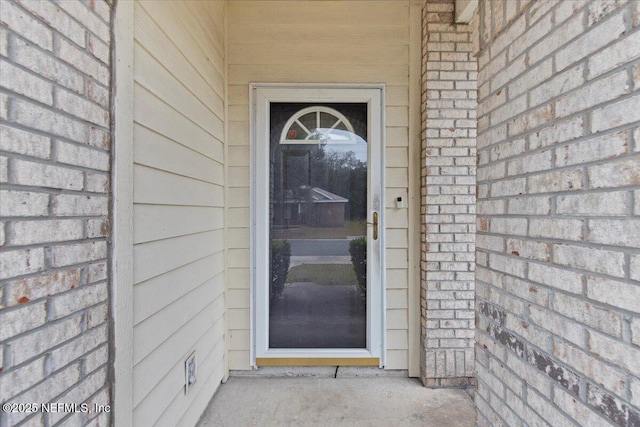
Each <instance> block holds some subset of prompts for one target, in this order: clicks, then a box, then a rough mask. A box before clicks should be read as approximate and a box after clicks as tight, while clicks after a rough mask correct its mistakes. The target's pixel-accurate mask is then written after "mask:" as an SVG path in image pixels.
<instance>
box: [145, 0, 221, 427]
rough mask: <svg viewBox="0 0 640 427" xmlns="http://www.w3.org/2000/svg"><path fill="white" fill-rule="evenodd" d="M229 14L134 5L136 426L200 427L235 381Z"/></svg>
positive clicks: (200, 6)
mask: <svg viewBox="0 0 640 427" xmlns="http://www.w3.org/2000/svg"><path fill="white" fill-rule="evenodd" d="M224 13H225V4H224V2H198V1H193V2H179V4H178V3H176V2H146V1H144V2H137V3H136V5H135V30H134V34H135V45H134V80H135V84H134V94H133V95H134V195H133V197H134V206H133V218H134V219H133V230H134V236H133V238H134V249H133V254H134V259H133V261H134V291H133V294H134V300H133V305H134V325H135V326H134V330H133V342H134V346H133V347H134V348H133V361H134V371H133V376H134V378H133V380H134V390H133V400H134V402H133V403H134V407H135V409H134V425H178V424H185V425H190V424H191V425H192V424H194V423H195V421H196V420H197V419H198V417H199V416H200V414H201V413H202V410H203V409H204V407H205V405H206V403H207V402H208V401H209V399H210V398H211V396H212V395H213V393H214V392H215V390H216V389H217V386H218V384H220V381H221V380H222V378H223V376H224V372H225V317H224V312H225V265H224V263H225V252H224V225H225V224H224V208H225V204H224V162H225V146H224V91H225V85H224V68H225V63H224ZM194 350H195V351H196V352H197V360H198V382H197V383H196V384H195V386H194V389H193V390H192V391H191V392H190V393H189V395H185V394H184V360H185V358H186V356H188V355H189V354H190V353H191V352H192V351H194Z"/></svg>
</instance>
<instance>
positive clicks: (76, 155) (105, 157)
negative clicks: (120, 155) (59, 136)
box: [56, 141, 110, 171]
mask: <svg viewBox="0 0 640 427" xmlns="http://www.w3.org/2000/svg"><path fill="white" fill-rule="evenodd" d="M56 148H57V155H56V158H57V160H58V161H59V162H60V163H66V164H70V165H74V166H83V167H86V168H91V169H97V170H102V171H107V170H109V161H110V159H109V154H108V153H106V152H104V151H98V150H94V149H92V148H89V147H86V146H82V145H76V144H71V143H67V142H62V141H57V143H56Z"/></svg>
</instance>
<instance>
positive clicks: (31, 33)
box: [0, 2, 53, 51]
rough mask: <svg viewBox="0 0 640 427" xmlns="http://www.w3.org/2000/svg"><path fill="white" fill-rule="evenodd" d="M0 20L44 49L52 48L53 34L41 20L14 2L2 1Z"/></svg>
mask: <svg viewBox="0 0 640 427" xmlns="http://www.w3.org/2000/svg"><path fill="white" fill-rule="evenodd" d="M0 21H2V24H3V26H7V27H8V28H10V29H11V30H12V31H15V32H16V33H17V34H20V35H21V36H22V37H24V38H26V39H28V40H30V41H32V42H33V43H35V44H37V45H38V46H40V47H41V48H43V49H46V50H49V51H50V50H52V47H53V34H52V33H51V31H50V30H49V29H48V28H47V27H46V26H44V25H43V24H42V23H41V22H39V21H38V20H37V19H35V18H34V17H33V16H31V15H29V14H28V13H26V12H25V11H23V10H22V9H20V8H19V7H18V6H16V5H15V4H14V3H12V2H2V8H1V9H0Z"/></svg>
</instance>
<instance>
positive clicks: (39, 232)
mask: <svg viewBox="0 0 640 427" xmlns="http://www.w3.org/2000/svg"><path fill="white" fill-rule="evenodd" d="M82 228H83V227H82V221H81V220H79V219H71V220H46V221H44V220H38V221H15V222H13V223H12V224H11V230H12V235H13V237H12V239H11V243H12V244H14V245H33V244H38V243H48V242H62V241H65V240H78V239H81V238H82V234H83V230H82Z"/></svg>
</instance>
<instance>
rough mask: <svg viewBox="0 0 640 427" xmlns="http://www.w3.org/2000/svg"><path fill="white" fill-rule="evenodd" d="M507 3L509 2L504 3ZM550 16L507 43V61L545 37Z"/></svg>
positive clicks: (549, 29)
mask: <svg viewBox="0 0 640 427" xmlns="http://www.w3.org/2000/svg"><path fill="white" fill-rule="evenodd" d="M505 3H509V2H505ZM552 17H553V16H552V14H550V13H549V14H547V15H545V16H544V17H543V18H542V19H541V20H540V21H538V22H537V23H536V24H535V25H533V26H532V27H531V28H529V29H528V30H527V31H526V32H525V33H524V34H523V35H522V36H521V37H519V38H517V39H516V40H513V41H512V42H511V43H509V48H508V49H509V50H508V52H509V56H508V58H509V61H513V60H514V59H515V58H516V57H518V55H520V54H521V53H522V52H524V51H525V50H527V49H529V48H530V47H531V45H533V44H534V43H535V42H537V41H538V40H540V39H541V38H542V37H544V36H546V35H547V34H548V33H549V32H550V31H551V28H552V22H551V19H552Z"/></svg>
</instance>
